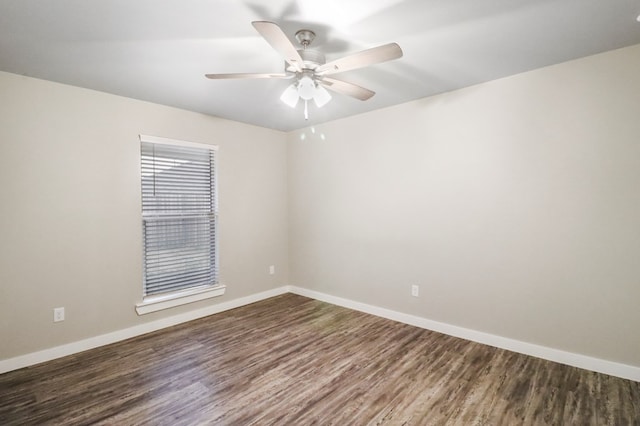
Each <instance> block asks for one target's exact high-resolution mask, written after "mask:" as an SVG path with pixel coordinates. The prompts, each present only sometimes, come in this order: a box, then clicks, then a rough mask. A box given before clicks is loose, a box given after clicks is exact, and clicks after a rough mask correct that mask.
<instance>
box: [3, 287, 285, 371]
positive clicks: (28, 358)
mask: <svg viewBox="0 0 640 426" xmlns="http://www.w3.org/2000/svg"><path fill="white" fill-rule="evenodd" d="M289 291H290V287H289V286H284V287H279V288H276V289H273V290H268V291H263V292H261V293H257V294H252V295H250V296H246V297H241V298H238V299H233V300H229V301H227V302H222V303H219V304H217V305H212V306H207V307H205V308H201V309H197V310H194V311H190V312H185V313H183V314H179V315H174V316H171V317H167V318H162V319H159V320H156V321H152V322H148V323H144V324H140V325H136V326H134V327H130V328H126V329H124V330H118V331H114V332H112V333H107V334H102V335H100V336H95V337H91V338H89V339H84V340H80V341H77V342H73V343H68V344H66V345H62V346H56V347H54V348H50V349H45V350H42V351H38V352H33V353H29V354H26V355H20V356H17V357H15V358H9V359H5V360H0V374H2V373H6V372H7V371H12V370H17V369H19V368H23V367H28V366H30V365H35V364H39V363H41V362H45V361H51V360H53V359H56V358H61V357H63V356H67V355H72V354H75V353H78V352H82V351H86V350H88V349H93V348H97V347H99V346H104V345H108V344H111V343H115V342H119V341H121V340H126V339H129V338H131V337H136V336H140V335H142V334H146V333H150V332H152V331H156V330H160V329H163V328H166V327H171V326H173V325H177V324H181V323H183V322H187V321H192V320H195V319H198V318H202V317H206V316H209V315H213V314H217V313H220V312H224V311H228V310H229V309H234V308H239V307H241V306H244V305H248V304H250V303H254V302H259V301H260V300H264V299H268V298H270V297H273V296H278V295H280V294H284V293H287V292H289Z"/></svg>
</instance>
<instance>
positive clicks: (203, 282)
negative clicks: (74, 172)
mask: <svg viewBox="0 0 640 426" xmlns="http://www.w3.org/2000/svg"><path fill="white" fill-rule="evenodd" d="M216 150H217V147H215V146H208V145H200V144H194V143H190V142H181V141H175V140H170V139H164V138H158V137H153V136H144V135H141V136H140V158H141V172H142V234H143V254H144V259H143V261H144V264H143V296H144V300H143V303H142V304H139V305H137V309H138V313H146V312H153V311H155V310H158V309H164V308H166V307H171V306H176V305H178V304H183V303H189V302H191V301H195V300H201V299H204V298H207V297H213V296H216V295H219V294H221V293H220V292H217V293H216V294H208V293H209V292H210V291H211V290H215V289H220V288H222V289H223V287H222V286H219V283H218V260H217V259H218V257H217V245H216V235H217V233H216V231H217V197H216ZM185 298H186V300H181V301H179V302H175V301H174V300H175V299H185ZM151 305H156V306H151ZM141 311H142V312H141Z"/></svg>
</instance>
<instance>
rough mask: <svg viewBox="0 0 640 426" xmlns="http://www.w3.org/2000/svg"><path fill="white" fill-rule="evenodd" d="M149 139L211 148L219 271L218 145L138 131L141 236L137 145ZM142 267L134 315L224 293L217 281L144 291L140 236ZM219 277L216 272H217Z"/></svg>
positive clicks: (175, 144)
mask: <svg viewBox="0 0 640 426" xmlns="http://www.w3.org/2000/svg"><path fill="white" fill-rule="evenodd" d="M143 142H144V143H152V144H160V145H171V146H176V147H185V148H198V149H207V150H209V151H213V162H212V170H211V175H212V176H211V177H212V182H213V188H212V196H213V198H212V200H211V203H212V210H213V211H212V214H213V218H214V220H213V222H214V224H215V227H216V229H215V232H214V241H213V246H214V259H213V261H214V268H216V270H217V271H218V272H219V260H218V240H219V236H218V223H219V222H218V215H219V213H218V189H217V168H218V167H217V163H218V146H217V145H209V144H203V143H197V142H188V141H183V140H177V139H169V138H163V137H158V136H149V135H143V134H141V135H139V142H138V147H139V151H138V152H139V153H140V159H139V161H138V164H139V167H140V179H139V183H140V185H141V188H140V197H141V198H140V207H141V219H142V220H141V222H140V223H141V226H142V227H143V228H142V229H141V230H140V235H141V236H143V234H144V226H145V225H144V223H145V217H144V215H143V213H142V179H143V176H142V152H141V148H142V143H143ZM142 251H143V252H142V256H141V258H142V267H143V274H142V275H143V279H142V302H140V303H137V304H136V312H137V313H138V315H143V314H147V313H150V312H156V311H159V310H162V309H168V308H172V307H174V306H180V305H184V304H187V303H192V302H196V301H199V300H204V299H209V298H212V297H218V296H222V295H223V294H224V293H225V289H226V286H224V285H222V284H221V283H220V282H219V279H218V282H216V283H212V284H210V285H198V286H193V287H189V288H184V289H180V290H177V291H171V292H164V293H157V294H151V295H146V294H145V293H146V286H145V278H144V277H145V273H146V272H145V267H146V266H145V265H146V261H145V256H146V250H145V246H144V240H143V244H142ZM217 276H218V277H219V275H217Z"/></svg>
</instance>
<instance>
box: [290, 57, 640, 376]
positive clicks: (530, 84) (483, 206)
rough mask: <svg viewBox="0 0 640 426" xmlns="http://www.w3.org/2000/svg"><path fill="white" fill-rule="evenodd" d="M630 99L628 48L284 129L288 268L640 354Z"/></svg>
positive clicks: (413, 303) (580, 344)
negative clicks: (416, 291) (415, 294)
mask: <svg viewBox="0 0 640 426" xmlns="http://www.w3.org/2000/svg"><path fill="white" fill-rule="evenodd" d="M639 114H640V46H635V47H631V48H627V49H622V50H618V51H612V52H609V53H605V54H601V55H598V56H593V57H589V58H585V59H581V60H577V61H573V62H569V63H565V64H560V65H557V66H553V67H549V68H545V69H541V70H537V71H533V72H529V73H526V74H521V75H517V76H514V77H510V78H505V79H502V80H498V81H494V82H490V83H487V84H482V85H478V86H475V87H470V88H467V89H464V90H460V91H456V92H452V93H448V94H444V95H441V96H436V97H431V98H427V99H422V100H419V101H415V102H411V103H408V104H404V105H400V106H396V107H392V108H388V109H384V110H379V111H375V112H372V113H367V114H364V115H360V116H356V117H351V118H347V119H343V120H339V121H335V122H332V123H328V124H326V125H322V126H317V127H316V128H315V133H312V132H311V129H306V130H305V131H301V132H294V133H291V134H290V135H289V167H290V168H289V170H290V171H289V205H290V208H289V214H290V220H289V223H290V227H289V236H290V240H289V249H290V265H291V274H290V282H291V284H292V285H297V286H301V287H305V288H308V289H312V290H317V291H320V292H324V293H328V294H330V295H335V296H340V297H344V298H348V299H352V300H355V301H359V302H364V303H368V304H371V305H375V306H379V307H385V308H390V309H393V310H396V311H401V312H404V313H410V314H415V315H419V316H422V317H426V318H428V319H432V320H437V321H442V322H445V323H448V324H452V325H457V326H462V327H466V328H469V329H474V330H478V331H484V332H488V333H492V334H496V335H500V336H503V337H508V338H512V339H516V340H520V341H525V342H530V343H534V344H538V345H543V346H549V347H552V348H556V349H561V350H565V351H569V352H576V353H580V354H583V355H589V356H593V357H597V358H602V359H606V360H610V361H616V362H621V363H626V364H630V365H635V366H640V337H639V336H640V335H639V333H638V327H639V326H640V308H639V307H638V303H640V118H639ZM303 133H304V134H305V138H304V140H302V134H303ZM321 135H324V138H325V140H323V139H322V138H321ZM411 284H418V285H419V286H420V297H419V298H412V297H411V295H410V285H411Z"/></svg>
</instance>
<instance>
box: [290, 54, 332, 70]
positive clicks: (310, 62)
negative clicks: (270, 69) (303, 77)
mask: <svg viewBox="0 0 640 426" xmlns="http://www.w3.org/2000/svg"><path fill="white" fill-rule="evenodd" d="M298 53H299V54H300V57H301V58H302V61H303V62H304V64H303V66H302V68H303V69H306V70H315V69H316V68H317V67H318V66H320V65H323V64H325V63H326V59H325V56H324V54H323V53H322V52H319V51H317V50H312V49H306V50H298ZM284 67H285V70H287V71H289V72H295V69H294V68H293V67H292V66H291V65H289V64H288V63H287V62H285V63H284Z"/></svg>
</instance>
